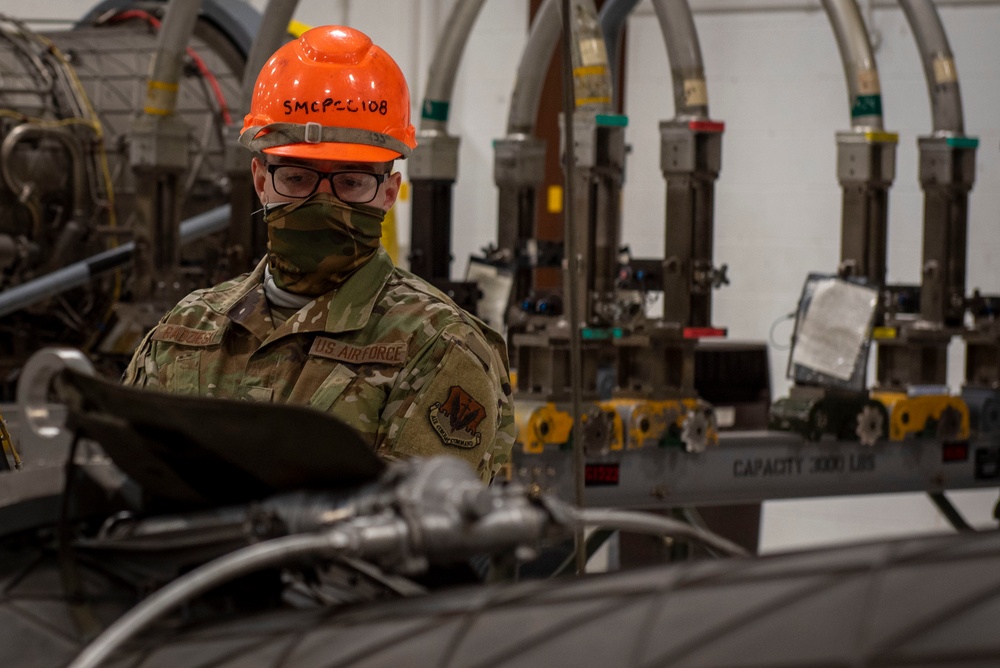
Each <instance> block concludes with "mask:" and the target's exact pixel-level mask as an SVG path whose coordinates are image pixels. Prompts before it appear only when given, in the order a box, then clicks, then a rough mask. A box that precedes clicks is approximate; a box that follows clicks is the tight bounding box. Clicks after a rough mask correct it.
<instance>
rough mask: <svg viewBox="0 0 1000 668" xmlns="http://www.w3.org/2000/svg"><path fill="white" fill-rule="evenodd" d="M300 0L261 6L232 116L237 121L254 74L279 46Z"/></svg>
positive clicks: (247, 106)
mask: <svg viewBox="0 0 1000 668" xmlns="http://www.w3.org/2000/svg"><path fill="white" fill-rule="evenodd" d="M298 4H299V0H270V1H269V2H268V3H267V6H266V7H264V15H263V16H262V17H261V20H260V30H258V31H257V35H256V36H255V37H254V39H253V44H251V45H250V52H249V53H248V54H247V62H246V66H245V69H244V70H243V90H242V95H241V96H240V107H239V109H238V110H237V112H238V113H237V114H235V115H234V116H233V119H234V120H235V121H237V125H239V122H240V121H242V120H243V117H244V116H245V115H246V114H247V112H248V111H250V100H251V98H252V97H253V87H254V84H255V83H257V75H258V74H259V73H260V70H261V68H262V67H264V63H266V62H267V59H268V58H270V57H271V54H273V53H274V52H275V51H277V50H278V48H279V47H280V46H281V45H282V44H284V41H285V39H286V37H287V35H288V23H289V22H290V21H291V20H292V15H294V14H295V8H296V6H297V5H298Z"/></svg>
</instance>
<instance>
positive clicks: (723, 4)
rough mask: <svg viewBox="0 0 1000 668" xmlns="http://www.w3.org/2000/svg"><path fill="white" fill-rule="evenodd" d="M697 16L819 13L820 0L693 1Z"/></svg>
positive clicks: (987, 2)
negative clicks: (759, 0) (783, 0)
mask: <svg viewBox="0 0 1000 668" xmlns="http://www.w3.org/2000/svg"><path fill="white" fill-rule="evenodd" d="M869 3H870V6H871V7H873V8H875V9H895V8H896V7H898V6H899V3H898V0H869ZM934 4H935V5H937V6H938V7H988V6H991V5H993V6H995V5H1000V0H934ZM692 5H693V6H692V8H691V9H692V11H693V12H694V13H695V14H750V13H763V12H818V11H820V9H821V6H820V5H821V3H820V0H785V2H782V1H781V0H766V1H762V2H751V1H750V0H692Z"/></svg>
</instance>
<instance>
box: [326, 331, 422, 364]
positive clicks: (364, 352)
mask: <svg viewBox="0 0 1000 668" xmlns="http://www.w3.org/2000/svg"><path fill="white" fill-rule="evenodd" d="M309 354H310V355H315V356H316V357H326V358H328V359H332V360H337V361H338V362H351V363H353V364H372V363H374V364H391V365H396V366H402V365H403V363H404V362H406V343H404V342H402V341H399V342H397V343H373V344H372V345H370V346H352V345H351V344H349V343H341V342H340V341H334V340H333V339H328V338H325V337H322V336H318V337H316V340H315V341H313V344H312V347H311V348H310V349H309Z"/></svg>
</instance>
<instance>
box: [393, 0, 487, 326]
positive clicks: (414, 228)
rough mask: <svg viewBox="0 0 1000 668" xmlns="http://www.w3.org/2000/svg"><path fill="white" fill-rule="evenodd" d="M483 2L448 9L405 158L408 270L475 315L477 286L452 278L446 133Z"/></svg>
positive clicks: (451, 152) (450, 141) (454, 170)
mask: <svg viewBox="0 0 1000 668" xmlns="http://www.w3.org/2000/svg"><path fill="white" fill-rule="evenodd" d="M484 2H485V0H459V1H458V2H456V3H455V5H454V6H453V7H452V11H451V14H450V15H449V17H448V21H447V22H446V23H445V27H444V32H443V33H442V35H441V39H440V40H439V41H438V45H437V49H436V50H435V52H434V58H433V59H432V61H431V66H430V70H429V73H428V79H427V88H426V90H425V92H424V100H423V103H422V104H421V112H420V129H419V131H418V133H417V148H416V149H414V151H413V154H412V155H411V156H410V159H409V177H410V181H411V182H412V184H413V207H412V216H411V221H410V255H409V261H410V271H412V272H413V273H415V274H416V275H418V276H421V277H422V278H425V279H427V280H428V281H430V282H431V283H432V284H433V285H434V286H436V287H438V288H439V289H441V290H443V291H444V292H446V293H448V294H449V295H450V296H451V297H452V298H453V299H455V301H456V302H457V303H458V304H459V306H462V307H463V308H465V309H466V310H469V311H473V312H475V309H476V302H477V301H478V297H479V295H478V290H477V289H476V286H475V284H474V283H465V282H453V281H452V280H451V261H452V255H451V223H452V221H451V216H452V206H451V205H452V187H453V186H454V184H455V180H456V179H457V178H458V147H459V138H458V137H455V136H452V135H450V134H448V112H449V107H450V105H451V96H452V90H453V89H454V87H455V75H456V72H457V71H458V65H459V62H460V61H461V58H462V52H463V50H464V49H465V44H466V42H467V41H468V39H469V34H470V33H471V32H472V26H473V24H474V23H475V21H476V18H477V17H478V16H479V11H480V10H481V9H482V6H483V3H484Z"/></svg>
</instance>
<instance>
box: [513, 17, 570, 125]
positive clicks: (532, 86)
mask: <svg viewBox="0 0 1000 668" xmlns="http://www.w3.org/2000/svg"><path fill="white" fill-rule="evenodd" d="M558 39H559V3H558V0H545V2H544V3H542V6H541V7H540V8H539V9H538V13H537V14H535V20H534V22H533V23H532V24H531V30H530V31H529V33H528V43H527V44H526V45H525V47H524V51H523V52H521V61H520V62H519V63H518V66H517V83H516V84H515V85H514V92H513V94H512V95H511V99H510V114H509V115H508V117H507V135H508V136H511V135H519V134H525V135H530V136H533V135H534V134H535V125H536V124H537V122H538V106H539V104H540V103H541V100H542V89H543V88H544V86H545V73H546V70H547V67H546V64H547V63H549V62H551V61H552V54H553V53H554V52H555V49H556V42H557V41H558Z"/></svg>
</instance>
